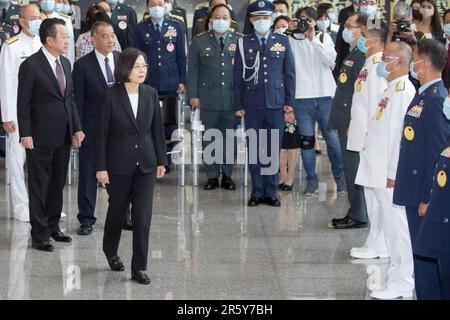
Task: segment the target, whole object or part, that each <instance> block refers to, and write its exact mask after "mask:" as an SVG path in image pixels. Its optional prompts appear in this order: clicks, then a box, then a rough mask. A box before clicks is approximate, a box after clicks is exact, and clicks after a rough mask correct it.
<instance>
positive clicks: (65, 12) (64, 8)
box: [61, 4, 70, 14]
mask: <svg viewBox="0 0 450 320" xmlns="http://www.w3.org/2000/svg"><path fill="white" fill-rule="evenodd" d="M69 10H70V6H69V5H68V4H64V6H63V8H62V11H61V12H62V13H64V14H68V13H69Z"/></svg>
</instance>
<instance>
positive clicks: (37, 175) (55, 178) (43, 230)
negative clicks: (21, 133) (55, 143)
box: [26, 142, 71, 241]
mask: <svg viewBox="0 0 450 320" xmlns="http://www.w3.org/2000/svg"><path fill="white" fill-rule="evenodd" d="M70 147H71V146H70V144H68V143H67V142H66V143H65V144H64V145H63V146H61V147H58V148H39V147H37V148H35V149H33V150H29V149H27V150H26V154H27V165H28V194H29V203H30V222H31V237H32V239H33V240H34V241H48V240H49V239H50V236H51V234H52V233H55V232H58V231H60V229H59V220H60V218H61V210H62V206H63V190H64V184H65V183H66V176H67V169H68V165H69V157H70Z"/></svg>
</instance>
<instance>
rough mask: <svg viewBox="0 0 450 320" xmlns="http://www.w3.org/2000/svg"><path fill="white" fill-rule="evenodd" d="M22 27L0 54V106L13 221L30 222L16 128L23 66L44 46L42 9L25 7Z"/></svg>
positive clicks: (22, 9) (23, 153)
mask: <svg viewBox="0 0 450 320" xmlns="http://www.w3.org/2000/svg"><path fill="white" fill-rule="evenodd" d="M19 23H20V25H21V27H22V31H21V32H20V33H19V34H18V35H17V36H14V37H12V38H9V39H8V40H7V41H6V42H5V44H4V45H3V46H2V50H1V53H0V102H1V103H0V104H1V110H2V120H3V128H4V129H5V131H6V132H7V133H8V140H9V150H8V151H7V153H6V154H7V156H8V158H9V171H8V174H9V176H10V184H11V198H12V206H13V213H14V218H15V219H17V220H19V221H24V222H28V221H29V220H30V213H29V209H28V194H27V188H26V185H25V176H24V168H23V167H24V164H25V149H24V147H23V146H22V145H21V144H20V137H19V128H18V124H17V85H18V75H19V67H20V64H21V63H22V62H23V61H24V60H25V59H27V58H28V57H29V56H31V55H32V54H33V53H35V52H37V51H38V50H39V49H40V48H41V46H42V44H41V41H40V39H39V35H37V34H38V33H39V27H40V25H41V20H40V13H39V8H38V7H37V6H36V5H26V6H23V7H22V8H21V10H20V20H19Z"/></svg>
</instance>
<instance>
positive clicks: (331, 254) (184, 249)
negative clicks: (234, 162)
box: [0, 156, 387, 300]
mask: <svg viewBox="0 0 450 320" xmlns="http://www.w3.org/2000/svg"><path fill="white" fill-rule="evenodd" d="M2 167H3V166H2ZM328 167H329V164H328V160H327V158H326V157H325V156H322V157H320V160H319V161H318V168H319V172H320V176H321V179H322V181H323V182H321V183H320V195H319V196H316V197H307V198H305V197H303V196H301V192H300V191H301V190H302V189H303V185H300V182H301V181H302V180H301V172H299V177H298V179H297V180H296V182H295V185H294V191H293V192H283V193H281V194H280V196H281V201H282V207H281V208H276V209H274V208H272V207H268V206H266V205H261V206H259V207H256V208H248V207H246V206H245V205H244V204H245V203H246V199H247V197H248V195H249V194H247V192H250V188H248V191H247V190H246V189H245V188H244V187H243V182H242V175H241V173H240V171H239V170H236V172H235V176H234V178H235V180H236V182H237V185H238V189H237V190H236V191H234V192H233V191H225V190H215V191H209V192H207V191H204V190H203V189H202V188H201V187H200V188H193V187H192V186H189V185H187V186H185V187H184V188H181V187H177V180H176V174H175V172H172V173H171V174H169V175H168V177H167V178H166V179H165V180H164V181H162V182H160V183H159V184H158V185H157V188H156V191H155V201H154V216H153V221H152V228H151V233H150V252H149V255H150V259H149V276H150V278H151V280H152V283H151V284H150V285H149V286H143V285H139V284H137V283H135V282H131V281H130V262H131V240H132V239H131V232H129V231H124V232H123V234H122V241H121V245H120V249H119V255H120V256H121V257H122V260H123V261H124V263H125V266H126V268H127V270H126V271H125V272H111V271H109V269H108V264H107V262H106V259H105V257H104V255H103V252H102V237H103V224H104V220H105V214H106V208H107V194H106V191H105V190H104V189H99V193H98V208H97V217H98V222H97V224H96V225H95V227H94V231H93V233H92V235H90V236H78V235H77V234H76V230H77V228H78V221H77V219H76V215H77V201H76V192H77V189H76V184H73V185H71V186H67V187H66V189H65V206H64V211H65V212H66V213H67V215H68V217H67V218H65V219H64V220H63V222H62V228H63V229H64V230H65V232H66V233H67V234H69V235H71V236H72V237H73V239H74V241H73V243H72V245H65V244H60V243H56V244H55V251H54V252H53V253H44V252H40V251H36V250H34V249H32V248H31V247H30V241H31V240H30V239H29V228H30V226H29V224H26V223H21V222H15V220H13V219H11V214H10V212H9V206H10V204H9V201H8V199H9V193H8V192H9V191H8V188H6V186H5V183H4V176H5V174H4V170H3V169H2V170H1V171H0V179H1V180H0V192H1V198H0V270H1V272H0V299H88V300H91V299H366V298H367V297H369V295H368V290H367V286H368V285H369V286H376V285H377V283H379V281H381V279H382V277H383V272H385V269H386V266H387V264H386V261H382V260H381V261H380V260H378V261H372V262H371V261H368V262H367V263H366V264H361V263H358V262H356V263H355V261H353V263H352V261H351V259H350V258H349V250H350V248H351V247H352V246H360V245H362V244H363V242H364V240H365V237H366V232H367V230H365V229H363V230H361V229H358V230H348V231H336V230H330V229H328V228H327V223H328V222H329V220H330V219H331V218H332V217H335V216H343V215H344V213H345V211H346V200H345V199H346V196H345V195H344V196H342V195H336V193H335V184H334V182H333V179H332V177H331V175H330V171H329V168H328ZM204 180H205V178H204V174H203V173H201V176H200V183H203V182H204ZM191 181H192V180H190V177H189V176H188V177H187V182H188V184H190V183H191ZM303 184H304V182H303ZM367 271H369V273H370V274H371V275H370V277H369V279H368V274H367Z"/></svg>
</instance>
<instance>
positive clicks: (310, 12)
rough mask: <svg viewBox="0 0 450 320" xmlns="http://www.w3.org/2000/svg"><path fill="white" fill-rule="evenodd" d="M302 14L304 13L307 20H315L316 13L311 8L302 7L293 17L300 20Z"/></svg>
mask: <svg viewBox="0 0 450 320" xmlns="http://www.w3.org/2000/svg"><path fill="white" fill-rule="evenodd" d="M302 12H304V13H306V15H307V16H308V18H311V19H313V20H317V11H316V10H315V9H314V8H313V7H303V8H300V9H298V10H297V12H296V13H295V17H296V18H297V19H300V16H301V14H302Z"/></svg>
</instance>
